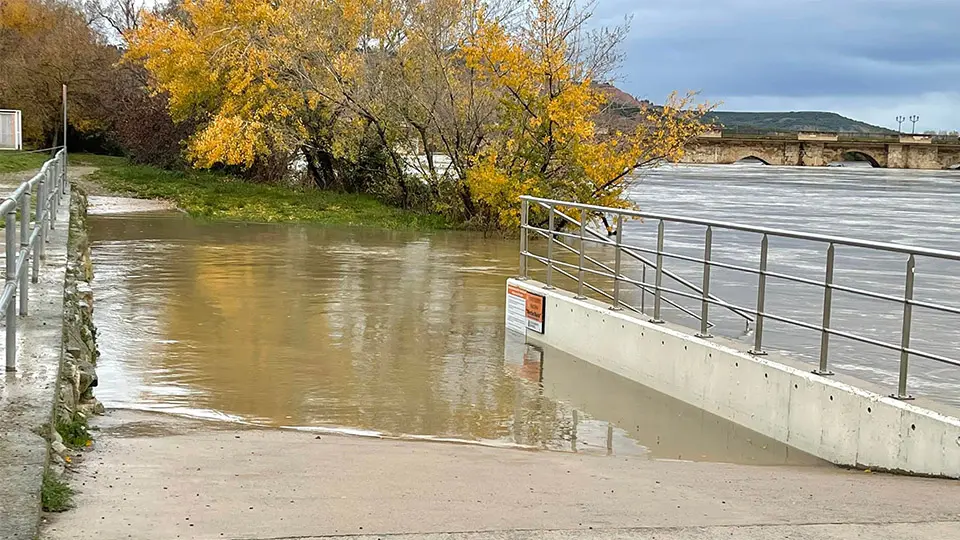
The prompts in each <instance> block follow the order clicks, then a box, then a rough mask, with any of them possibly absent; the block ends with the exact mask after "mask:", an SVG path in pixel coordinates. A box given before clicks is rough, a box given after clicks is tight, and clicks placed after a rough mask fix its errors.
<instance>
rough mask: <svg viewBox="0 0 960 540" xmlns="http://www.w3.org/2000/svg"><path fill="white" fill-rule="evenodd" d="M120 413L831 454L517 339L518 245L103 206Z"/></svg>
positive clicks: (106, 329) (105, 293)
mask: <svg viewBox="0 0 960 540" xmlns="http://www.w3.org/2000/svg"><path fill="white" fill-rule="evenodd" d="M91 224H92V227H93V231H92V240H93V257H94V261H93V262H94V268H95V272H96V279H95V280H94V286H95V295H96V298H97V311H96V323H97V325H98V328H99V334H100V335H99V344H100V348H101V350H102V354H103V356H102V358H101V361H100V364H99V375H100V387H99V388H98V390H97V395H98V397H99V398H100V399H101V401H103V402H104V404H105V405H107V406H108V407H119V408H130V409H145V410H153V411H164V412H172V413H178V414H183V415H189V416H194V417H204V418H219V419H226V420H232V421H236V422H245V423H251V424H256V425H263V426H273V427H290V428H296V429H301V430H317V431H325V432H330V431H333V432H345V433H355V434H368V435H384V436H391V437H400V438H418V437H419V438H432V439H452V440H458V441H466V442H473V443H482V444H486V445H494V446H519V447H525V448H527V447H529V448H540V449H550V450H557V451H564V452H578V453H589V454H596V455H601V456H603V455H607V454H612V455H617V456H646V457H651V458H668V459H682V460H694V461H723V462H736V463H751V464H766V465H777V464H784V463H789V464H821V463H822V462H820V461H819V460H816V459H814V458H812V457H810V456H808V455H806V454H802V453H799V452H796V451H795V450H792V449H789V448H788V447H786V446H784V445H782V444H779V443H776V442H775V441H773V440H771V439H768V438H766V437H762V436H760V435H758V434H755V433H752V432H748V431H745V430H742V429H741V428H738V427H736V426H734V425H733V424H731V423H729V422H724V421H721V420H719V419H718V418H716V417H713V416H712V415H709V414H705V413H703V412H702V411H700V410H698V409H696V408H695V407H689V406H686V405H684V404H682V403H679V402H677V401H675V400H672V399H669V398H666V397H665V396H662V395H660V394H656V393H653V392H651V391H650V390H648V389H645V388H643V387H641V386H639V385H637V384H635V383H632V382H629V381H627V380H625V379H622V378H620V377H618V376H615V375H612V374H610V373H606V372H602V370H597V369H596V368H594V367H593V366H592V365H590V364H587V363H585V362H582V361H580V360H578V359H576V358H572V357H569V355H564V354H563V353H560V352H559V351H554V350H541V349H536V348H533V347H531V346H527V345H525V344H524V343H523V342H522V341H519V342H518V341H516V339H515V338H514V339H511V338H510V337H509V336H508V335H506V332H505V329H504V324H503V317H504V315H503V305H504V294H505V293H504V282H505V279H506V278H507V277H508V276H510V275H513V274H514V273H515V272H516V264H517V262H516V260H517V247H516V242H515V241H503V240H496V239H489V238H487V239H485V238H483V237H482V236H481V235H475V234H468V233H455V232H451V233H432V234H423V233H412V232H389V231H380V230H367V229H345V228H332V227H314V226H300V225H244V224H229V223H202V222H198V221H195V220H192V219H190V218H187V217H185V216H182V215H179V214H170V213H158V214H141V215H101V216H95V217H92V218H91Z"/></svg>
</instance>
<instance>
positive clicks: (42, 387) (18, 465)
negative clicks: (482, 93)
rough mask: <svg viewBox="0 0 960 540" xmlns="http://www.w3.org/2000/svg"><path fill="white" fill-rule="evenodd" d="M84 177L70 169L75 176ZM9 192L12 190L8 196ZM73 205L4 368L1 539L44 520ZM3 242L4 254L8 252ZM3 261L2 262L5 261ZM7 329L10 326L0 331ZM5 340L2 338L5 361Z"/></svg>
mask: <svg viewBox="0 0 960 540" xmlns="http://www.w3.org/2000/svg"><path fill="white" fill-rule="evenodd" d="M84 173H85V171H84V170H82V169H80V168H76V170H74V169H71V170H70V175H71V177H73V176H74V175H78V174H84ZM30 176H31V175H30V174H29V173H11V174H8V175H0V191H2V190H3V189H7V188H4V187H3V186H4V184H3V181H7V182H13V185H14V187H13V189H15V188H16V187H17V186H18V185H19V183H18V182H20V181H23V180H29V179H30ZM7 192H9V189H7V191H5V192H3V193H7ZM69 218H70V203H69V200H68V199H67V198H64V199H63V203H62V204H61V205H60V208H59V214H58V221H57V225H56V229H55V230H53V231H50V233H49V235H48V239H49V243H48V244H47V248H46V250H47V260H46V261H45V262H44V263H43V264H42V265H41V266H40V268H41V270H40V275H39V278H40V280H39V283H37V284H33V283H31V284H30V297H29V301H30V314H29V316H27V317H20V318H18V321H17V343H18V346H17V371H16V372H15V373H5V372H3V371H2V369H3V368H0V418H2V419H3V424H2V429H0V478H2V479H3V481H2V482H0V509H2V511H0V538H2V539H3V540H20V539H23V540H32V539H33V538H34V536H35V535H36V531H37V522H38V519H39V514H40V479H41V477H42V476H43V471H44V469H45V468H46V466H47V442H46V441H45V440H44V438H43V437H42V436H40V434H39V433H40V432H41V431H40V428H41V426H42V425H44V424H49V423H50V420H51V413H52V411H53V399H54V396H55V393H56V381H57V373H58V369H59V366H60V355H61V349H62V346H63V335H62V334H63V280H64V272H65V271H66V260H67V229H68V226H69ZM2 244H3V242H2V241H0V253H3V252H4V251H5V250H4V249H3V246H2ZM2 260H3V258H2V257H0V261H2ZM0 326H4V327H5V323H4V324H2V325H0ZM4 349H5V347H4V340H3V339H2V337H0V358H3V356H4V354H5V351H4Z"/></svg>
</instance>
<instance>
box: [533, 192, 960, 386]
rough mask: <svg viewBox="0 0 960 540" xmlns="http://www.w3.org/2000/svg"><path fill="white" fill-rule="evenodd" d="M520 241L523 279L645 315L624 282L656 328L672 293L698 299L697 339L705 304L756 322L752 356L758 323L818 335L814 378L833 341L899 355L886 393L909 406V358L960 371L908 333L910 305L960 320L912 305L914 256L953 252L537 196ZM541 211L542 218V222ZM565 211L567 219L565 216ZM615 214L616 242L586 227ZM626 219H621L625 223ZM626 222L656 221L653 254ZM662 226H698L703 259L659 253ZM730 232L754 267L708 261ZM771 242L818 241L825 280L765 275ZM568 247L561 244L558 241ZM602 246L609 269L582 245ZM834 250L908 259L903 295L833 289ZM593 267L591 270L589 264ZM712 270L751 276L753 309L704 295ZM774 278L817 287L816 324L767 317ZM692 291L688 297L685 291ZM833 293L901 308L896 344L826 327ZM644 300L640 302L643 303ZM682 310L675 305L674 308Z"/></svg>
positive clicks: (947, 309)
mask: <svg viewBox="0 0 960 540" xmlns="http://www.w3.org/2000/svg"><path fill="white" fill-rule="evenodd" d="M521 201H522V202H521V204H522V209H521V237H520V251H521V255H520V277H521V279H525V278H527V277H528V276H529V267H528V264H529V260H530V259H533V260H535V261H539V262H541V263H543V264H544V265H545V266H546V279H545V282H546V285H547V287H553V281H554V276H553V274H554V272H559V273H561V274H562V275H564V276H566V277H567V278H569V279H571V280H573V281H575V282H576V286H577V296H578V297H581V298H583V297H585V294H584V293H585V291H587V290H589V291H592V292H593V293H596V294H597V295H599V296H600V297H601V298H603V299H607V300H609V301H610V302H611V309H614V310H620V309H624V308H626V309H629V310H631V311H634V312H636V313H640V314H643V313H645V312H646V306H644V305H641V306H640V307H639V308H638V307H636V306H631V305H627V304H626V303H625V302H624V301H623V298H622V291H621V286H622V284H629V285H632V286H635V287H637V288H639V289H640V290H641V299H643V298H645V297H646V296H647V294H648V293H649V294H652V296H653V313H652V317H651V319H650V321H651V322H654V323H662V322H663V319H662V316H661V312H662V304H663V303H670V305H676V303H674V302H672V301H670V300H668V299H667V298H666V297H665V295H673V296H676V297H681V298H689V299H694V300H698V301H699V303H700V313H699V314H693V313H691V312H690V310H687V309H683V308H681V309H682V311H684V312H685V313H687V314H688V315H691V316H693V317H694V318H696V319H697V320H698V321H699V322H700V329H699V333H698V334H697V335H698V336H699V337H702V338H711V337H713V336H711V335H710V327H711V323H710V306H719V307H721V308H723V309H726V310H729V311H730V312H732V313H736V314H737V315H738V316H740V317H743V318H744V319H745V320H747V321H748V324H749V321H750V320H751V317H752V318H754V319H755V325H754V335H753V347H752V349H750V351H749V352H750V354H754V355H763V354H766V353H765V352H764V349H763V337H764V335H763V334H764V329H763V325H764V320H766V319H769V320H771V321H777V322H780V323H785V324H787V325H792V326H795V327H799V328H803V329H807V330H814V331H817V332H819V333H820V353H819V365H818V367H817V369H815V370H814V373H817V374H819V375H823V376H828V375H833V372H832V371H830V369H829V364H830V358H829V353H830V337H831V336H837V337H842V338H846V339H850V340H853V341H856V342H860V343H865V344H869V345H874V346H877V347H881V348H884V349H887V350H892V351H897V352H899V354H900V361H899V376H898V385H897V392H896V393H895V394H892V396H891V397H895V398H897V399H902V400H909V399H912V397H911V396H910V394H909V393H908V392H907V377H908V372H909V365H910V358H911V356H916V357H920V358H926V359H929V360H933V361H935V362H939V363H942V364H947V365H951V366H957V367H960V360H956V359H952V358H948V357H946V356H943V355H941V354H936V353H933V352H929V351H922V350H918V349H916V348H913V347H911V345H910V334H911V329H912V320H913V308H914V306H918V307H923V308H926V309H930V310H933V311H935V312H939V313H949V314H954V315H960V308H958V307H953V306H947V305H942V304H939V303H935V302H928V301H922V300H916V299H914V280H915V275H916V264H917V263H916V258H917V257H918V256H922V257H930V258H932V259H939V260H948V261H960V252H954V251H945V250H939V249H929V248H923V247H915V246H908V245H901V244H892V243H885V242H874V241H869V240H858V239H854V238H845V237H840V236H830V235H822V234H809V233H802V232H797V231H791V230H783V229H775V228H767V227H755V226H750V225H743V224H739V223H729V222H724V221H715V220H704V219H694V218H687V217H683V216H674V215H665V214H654V213H648V212H639V211H633V210H623V209H617V208H607V207H602V206H594V205H588V204H579V203H573V202H569V201H559V200H551V199H543V198H538V197H530V196H523V197H521ZM531 205H532V207H533V209H534V214H536V215H537V216H538V218H540V221H539V222H538V224H531V222H530V217H531ZM544 211H545V212H546V216H544V215H543V214H544ZM574 211H576V212H579V216H578V219H575V218H573V217H571V216H569V215H568V213H571V212H574ZM565 212H567V213H565ZM598 215H602V216H614V220H615V238H614V239H613V240H610V239H609V238H608V237H607V236H606V235H603V234H600V233H597V232H596V231H593V230H591V229H590V228H589V227H588V225H587V224H588V222H590V221H591V220H592V219H594V217H595V216H598ZM624 218H627V219H626V220H625V219H624ZM630 219H644V220H651V221H654V222H656V223H657V240H656V249H650V248H644V247H641V246H633V245H628V244H625V243H624V242H623V228H624V225H625V223H627V221H628V220H630ZM666 223H677V224H685V225H692V226H700V227H703V231H704V232H703V256H702V257H695V256H690V255H684V254H681V253H671V252H667V251H665V250H664V236H665V224H666ZM565 224H569V225H572V226H573V227H574V228H575V230H576V231H577V232H575V233H571V232H566V231H564V230H563V228H564V227H563V225H565ZM715 229H716V230H730V231H740V232H748V233H756V234H759V235H760V255H759V261H758V265H757V267H756V268H754V267H749V266H744V265H740V264H732V263H729V262H722V261H718V260H714V259H713V257H712V251H713V233H714V230H715ZM531 232H532V233H534V234H536V235H538V236H540V237H543V238H545V239H547V249H546V255H545V256H544V255H538V254H536V253H533V252H532V251H531V250H530V233H531ZM771 237H779V238H788V239H796V240H805V241H812V242H818V243H820V244H822V245H824V246H825V247H826V249H825V262H824V279H823V280H822V281H821V280H814V279H809V278H805V277H802V276H797V275H791V274H788V273H784V272H772V271H769V270H768V265H767V262H768V255H769V249H770V248H769V240H770V238H771ZM565 239H566V240H568V241H569V243H568V242H564V240H565ZM588 245H594V246H607V247H609V248H612V249H613V250H614V254H613V255H614V263H613V267H611V266H609V265H607V264H604V263H603V262H601V261H600V260H598V259H597V258H596V257H592V256H590V255H588V254H587V253H586V251H587V246H588ZM555 246H560V247H562V248H563V250H564V251H566V252H570V253H573V254H574V255H575V256H576V258H577V260H576V262H568V261H564V260H562V259H561V258H560V257H557V255H556V253H555V249H554V247H555ZM837 246H849V247H856V248H865V249H868V250H873V251H877V252H886V253H893V254H902V255H905V256H906V266H905V272H904V277H903V283H904V294H903V296H902V297H901V296H895V295H892V294H886V293H881V292H876V291H869V290H864V289H860V288H856V287H850V286H846V285H840V284H837V283H834V266H835V254H836V248H837ZM642 253H646V254H650V255H652V256H654V257H655V261H654V262H652V263H651V261H649V260H647V259H645V258H643V257H642V256H641V255H640V254H642ZM623 255H627V256H630V257H633V258H635V259H636V260H639V261H640V262H642V263H643V272H644V276H643V277H642V278H641V280H639V281H638V280H636V279H633V278H630V277H628V276H626V275H624V273H623V271H622V268H621V265H622V257H623ZM665 258H671V259H675V260H680V261H687V262H689V263H695V264H697V265H700V266H702V270H703V273H702V281H701V284H700V286H699V287H698V286H696V285H694V284H692V283H690V282H688V281H686V280H683V278H680V277H679V276H676V275H675V274H671V273H670V272H668V271H667V270H665V269H664V259H665ZM591 265H592V266H591ZM648 265H650V266H651V267H652V269H653V271H654V272H655V276H654V281H653V283H652V284H651V283H648V282H647V279H646V275H645V274H646V268H647V266H648ZM713 267H717V268H723V269H727V270H734V271H738V272H745V273H748V274H752V275H754V276H755V277H756V304H755V306H754V307H746V306H738V305H735V304H733V303H731V302H728V301H725V300H723V299H720V298H718V297H717V296H716V295H714V294H712V293H711V292H710V286H711V269H712V268H713ZM565 268H566V269H569V270H571V271H572V272H568V271H567V270H564V269H565ZM586 276H597V277H602V278H605V279H608V280H612V282H613V283H612V291H611V292H607V291H605V290H603V289H602V288H601V287H598V286H595V285H592V284H590V283H588V282H587V279H586ZM665 276H667V277H670V278H672V279H674V281H677V282H678V283H681V284H683V285H684V286H685V287H686V288H687V290H678V289H673V288H668V287H665V286H664V285H663V282H664V277H665ZM768 277H773V278H777V279H781V280H786V281H789V282H794V283H800V284H805V285H813V286H816V287H819V288H822V289H823V301H822V318H821V322H820V324H812V323H808V322H804V321H800V320H797V319H795V318H792V317H788V316H784V315H782V314H775V313H770V312H768V311H767V310H766V307H765V303H766V294H767V278H768ZM691 291H692V292H691ZM834 291H842V292H845V293H850V294H853V295H857V296H860V297H866V298H870V299H874V300H883V301H889V302H896V303H897V304H899V305H901V306H902V316H901V323H902V324H901V335H900V343H899V344H896V343H889V342H887V341H883V340H880V339H876V338H872V337H868V336H864V335H860V334H857V333H854V332H848V331H844V330H839V329H836V328H833V327H832V326H831V313H832V305H833V293H834ZM641 301H643V300H641ZM677 307H680V306H677Z"/></svg>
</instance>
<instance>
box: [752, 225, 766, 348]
mask: <svg viewBox="0 0 960 540" xmlns="http://www.w3.org/2000/svg"><path fill="white" fill-rule="evenodd" d="M769 245H770V240H769V238H767V234H766V233H764V234H763V240H761V241H760V279H759V280H758V282H757V324H756V330H755V332H756V333H755V335H754V340H753V349H751V350H750V354H753V355H757V356H761V355H764V354H767V353H765V352H764V351H763V308H764V303H765V301H766V295H767V250H768V248H769Z"/></svg>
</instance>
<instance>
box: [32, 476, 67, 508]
mask: <svg viewBox="0 0 960 540" xmlns="http://www.w3.org/2000/svg"><path fill="white" fill-rule="evenodd" d="M71 497H73V490H72V489H70V486H68V485H67V483H66V482H64V481H63V480H60V479H59V478H57V477H56V476H55V475H54V474H53V473H52V472H50V471H46V472H44V473H43V484H41V486H40V504H41V505H42V506H43V509H44V510H45V511H47V512H63V511H64V510H66V509H67V508H70V498H71Z"/></svg>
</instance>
